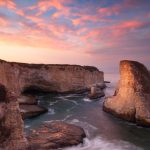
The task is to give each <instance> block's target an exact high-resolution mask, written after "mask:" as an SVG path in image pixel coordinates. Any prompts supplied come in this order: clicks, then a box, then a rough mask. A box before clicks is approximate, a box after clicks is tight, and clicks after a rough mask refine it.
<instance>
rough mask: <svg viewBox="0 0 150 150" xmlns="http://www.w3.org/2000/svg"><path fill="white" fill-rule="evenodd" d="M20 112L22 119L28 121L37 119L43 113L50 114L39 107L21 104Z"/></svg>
mask: <svg viewBox="0 0 150 150" xmlns="http://www.w3.org/2000/svg"><path fill="white" fill-rule="evenodd" d="M20 112H21V115H22V118H23V119H26V118H32V117H36V116H39V115H41V114H43V113H46V112H48V109H46V108H44V107H41V106H38V105H25V104H21V105H20Z"/></svg>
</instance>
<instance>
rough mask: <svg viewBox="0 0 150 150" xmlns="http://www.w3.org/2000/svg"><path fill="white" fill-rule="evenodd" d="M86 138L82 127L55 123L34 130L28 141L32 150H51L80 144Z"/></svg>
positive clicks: (59, 122)
mask: <svg viewBox="0 0 150 150" xmlns="http://www.w3.org/2000/svg"><path fill="white" fill-rule="evenodd" d="M85 137H86V135H85V132H84V130H83V129H82V128H81V127H78V126H75V125H72V124H68V123H64V122H61V121H53V122H51V123H46V124H44V125H43V126H42V127H41V128H39V129H38V130H36V131H35V130H33V131H32V134H31V135H30V136H29V137H28V140H29V143H30V148H31V150H35V149H36V150H50V149H57V148H63V147H67V146H73V145H77V144H80V143H82V142H83V138H85Z"/></svg>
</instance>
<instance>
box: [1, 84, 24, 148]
mask: <svg viewBox="0 0 150 150" xmlns="http://www.w3.org/2000/svg"><path fill="white" fill-rule="evenodd" d="M26 148H27V141H26V139H25V136H24V127H23V121H22V118H21V115H20V112H19V105H18V101H17V98H16V96H14V94H13V93H12V92H9V91H8V90H7V89H6V88H5V87H4V86H3V85H1V84H0V150H25V149H26Z"/></svg>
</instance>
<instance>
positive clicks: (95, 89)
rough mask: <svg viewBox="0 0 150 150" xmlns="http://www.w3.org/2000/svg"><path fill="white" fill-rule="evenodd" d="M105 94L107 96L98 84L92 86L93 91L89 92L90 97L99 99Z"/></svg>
mask: <svg viewBox="0 0 150 150" xmlns="http://www.w3.org/2000/svg"><path fill="white" fill-rule="evenodd" d="M103 96H105V93H104V91H103V90H102V89H101V88H98V87H96V86H92V87H91V91H90V93H89V94H88V97H89V98H90V99H98V98H101V97H103Z"/></svg>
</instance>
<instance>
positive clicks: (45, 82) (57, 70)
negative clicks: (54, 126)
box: [0, 60, 104, 94]
mask: <svg viewBox="0 0 150 150" xmlns="http://www.w3.org/2000/svg"><path fill="white" fill-rule="evenodd" d="M103 81H104V76H103V72H101V71H99V70H98V69H97V68H95V67H90V66H79V65H45V64H25V63H15V62H6V61H3V60H0V83H2V84H3V85H5V86H6V87H7V88H8V89H10V90H11V91H15V93H18V94H19V93H20V92H23V91H25V90H28V89H29V90H30V89H31V90H32V89H37V90H41V91H44V92H60V93H64V92H76V91H81V90H85V89H87V88H89V87H90V86H91V85H93V84H96V83H103Z"/></svg>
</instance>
